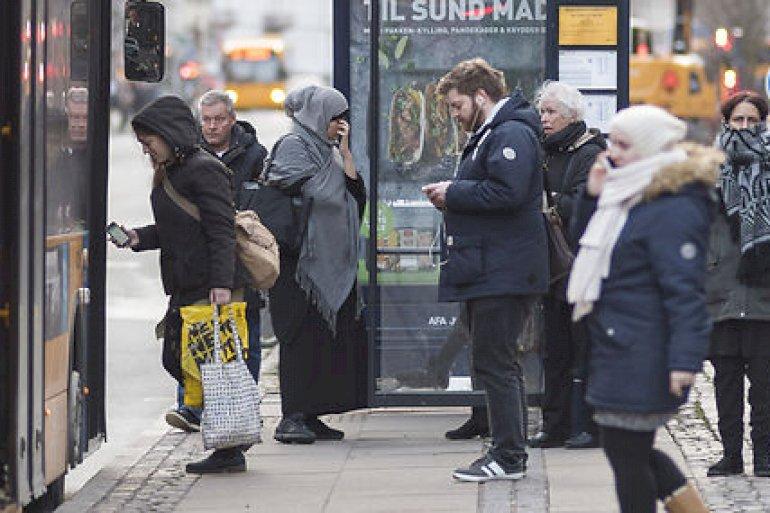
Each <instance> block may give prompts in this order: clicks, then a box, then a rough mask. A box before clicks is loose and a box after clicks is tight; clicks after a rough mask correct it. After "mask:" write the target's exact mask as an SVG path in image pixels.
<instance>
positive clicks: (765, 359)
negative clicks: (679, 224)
mask: <svg viewBox="0 0 770 513" xmlns="http://www.w3.org/2000/svg"><path fill="white" fill-rule="evenodd" d="M767 114H768V105H767V101H766V100H765V99H764V98H762V97H761V96H759V95H758V94H756V93H753V92H741V93H737V94H736V95H734V96H732V97H731V98H730V99H728V100H727V101H726V102H725V103H724V105H723V106H722V116H723V122H724V123H723V126H722V130H721V132H720V134H719V146H720V148H721V149H722V150H723V151H724V152H725V154H726V159H725V162H724V164H723V165H722V167H721V174H720V179H719V183H718V185H717V192H718V196H719V198H720V200H721V201H720V204H721V205H720V206H721V209H720V210H721V215H719V216H717V218H716V220H715V222H714V224H713V226H712V229H711V242H710V254H709V259H708V267H709V279H708V282H707V293H708V302H709V308H710V313H711V316H712V318H713V320H714V331H713V333H712V336H711V349H710V356H709V358H710V359H711V363H712V364H713V366H714V372H715V375H714V386H715V390H716V403H717V412H718V414H719V433H720V435H721V438H722V445H723V448H724V456H723V458H722V459H721V460H720V461H719V462H717V463H716V464H715V465H713V466H712V467H711V468H709V470H708V475H709V476H725V475H731V474H742V473H743V409H744V381H745V378H746V377H747V376H748V378H749V382H750V384H751V385H750V386H751V388H750V389H749V404H750V405H751V428H752V429H751V440H752V445H753V449H754V475H755V476H760V477H770V340H768V338H767V333H770V190H769V188H770V137H769V135H768V133H767V126H766V124H765V122H766V119H767Z"/></svg>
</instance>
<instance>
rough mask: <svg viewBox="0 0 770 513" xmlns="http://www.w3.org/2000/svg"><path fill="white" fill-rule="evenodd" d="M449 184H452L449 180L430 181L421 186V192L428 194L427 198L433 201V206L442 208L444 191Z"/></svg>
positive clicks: (444, 203) (444, 201)
mask: <svg viewBox="0 0 770 513" xmlns="http://www.w3.org/2000/svg"><path fill="white" fill-rule="evenodd" d="M450 185H452V182H451V181H445V182H437V183H430V184H428V185H426V186H424V187H423V188H422V192H424V193H425V195H426V196H428V200H430V202H431V203H433V206H434V207H436V208H444V207H445V206H446V191H447V189H448V188H449V186H450Z"/></svg>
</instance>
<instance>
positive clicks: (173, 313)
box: [132, 96, 242, 381]
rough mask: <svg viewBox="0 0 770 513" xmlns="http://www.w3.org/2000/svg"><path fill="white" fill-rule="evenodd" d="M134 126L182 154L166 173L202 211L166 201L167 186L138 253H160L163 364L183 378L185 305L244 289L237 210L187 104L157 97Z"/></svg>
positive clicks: (142, 232) (155, 201)
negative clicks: (217, 291) (165, 305)
mask: <svg viewBox="0 0 770 513" xmlns="http://www.w3.org/2000/svg"><path fill="white" fill-rule="evenodd" d="M132 124H133V125H134V127H135V128H138V129H143V130H149V131H151V132H153V133H155V134H158V135H160V136H161V137H163V138H164V140H165V141H166V142H167V143H168V144H169V146H170V147H171V148H172V149H173V151H174V153H175V155H177V156H178V157H179V159H178V162H177V163H175V164H173V165H171V166H169V167H168V168H167V170H166V172H167V176H168V179H169V181H170V182H171V184H172V185H173V187H174V189H176V191H177V192H178V193H179V194H180V195H182V196H183V197H185V198H186V199H188V200H189V201H191V202H192V203H194V204H195V205H197V206H198V208H199V210H200V215H201V221H200V222H199V221H197V220H195V219H194V218H193V217H191V216H190V215H189V214H187V213H186V212H185V211H184V210H182V208H181V207H179V206H178V205H177V204H176V203H174V202H173V201H172V200H171V198H170V197H169V196H168V194H167V193H166V191H165V190H164V188H163V186H162V185H160V184H158V185H156V186H155V187H153V189H152V192H151V194H150V202H151V204H152V211H153V216H154V218H155V224H151V225H149V226H145V227H142V228H137V229H136V232H137V235H138V236H139V245H138V246H136V247H134V248H133V249H134V251H147V250H154V249H160V268H161V279H162V281H163V288H164V290H165V292H166V294H167V295H169V296H170V301H169V310H168V312H167V313H166V318H165V321H166V322H165V332H164V339H163V344H164V345H163V365H164V367H165V368H166V370H168V371H169V373H170V374H171V375H172V376H173V377H174V378H176V379H177V380H178V381H181V379H182V376H181V368H180V355H179V345H180V336H181V325H182V319H181V317H180V316H179V308H180V307H182V306H185V305H190V304H193V303H195V302H197V301H200V300H205V299H206V298H208V296H209V291H210V290H211V289H212V288H226V289H231V290H232V289H234V288H236V287H239V286H242V284H240V283H238V280H237V279H236V276H235V263H236V254H235V225H234V215H235V207H234V205H233V197H232V187H231V183H230V174H229V171H228V170H227V168H226V167H225V166H224V165H223V164H222V163H221V162H220V161H219V160H217V159H216V158H215V157H213V156H211V155H210V154H209V153H208V152H206V151H204V150H202V149H201V148H200V147H199V146H198V140H199V139H198V138H199V135H198V128H197V123H196V121H195V118H193V116H192V113H191V112H190V109H189V108H188V107H187V105H185V103H184V102H183V101H182V100H181V99H179V98H177V97H172V96H166V97H162V98H159V99H158V100H156V101H155V102H153V103H151V104H150V105H148V106H147V107H145V108H144V109H143V110H142V111H140V112H139V113H138V114H137V115H136V116H135V117H134V119H133V121H132Z"/></svg>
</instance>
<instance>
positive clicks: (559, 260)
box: [543, 190, 575, 285]
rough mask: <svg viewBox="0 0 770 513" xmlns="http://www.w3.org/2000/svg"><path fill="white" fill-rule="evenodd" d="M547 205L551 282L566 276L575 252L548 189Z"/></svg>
mask: <svg viewBox="0 0 770 513" xmlns="http://www.w3.org/2000/svg"><path fill="white" fill-rule="evenodd" d="M545 197H546V200H545V202H544V203H545V204H546V205H547V206H545V208H544V210H543V217H545V231H546V233H547V234H548V265H549V268H550V284H551V285H553V284H554V283H556V282H557V281H559V280H561V279H562V278H564V277H566V276H567V275H568V274H569V272H570V269H572V263H573V262H574V261H575V254H574V253H573V252H572V248H570V245H569V243H568V242H567V235H566V229H565V227H564V223H563V222H562V220H561V216H560V215H559V212H558V211H557V210H556V206H554V205H552V202H551V195H550V194H549V193H548V191H547V190H546V192H545Z"/></svg>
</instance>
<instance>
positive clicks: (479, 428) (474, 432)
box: [444, 406, 489, 440]
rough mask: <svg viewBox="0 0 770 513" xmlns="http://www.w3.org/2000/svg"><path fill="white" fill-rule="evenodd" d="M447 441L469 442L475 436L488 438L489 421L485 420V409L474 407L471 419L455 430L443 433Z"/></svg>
mask: <svg viewBox="0 0 770 513" xmlns="http://www.w3.org/2000/svg"><path fill="white" fill-rule="evenodd" d="M444 436H445V437H447V438H448V439H449V440H470V439H471V438H476V437H477V436H479V437H481V438H484V437H487V436H489V421H488V420H487V409H486V408H484V407H483V406H474V407H473V410H472V413H471V418H469V419H468V420H466V421H465V423H464V424H463V425H462V426H460V427H458V428H457V429H452V430H449V431H447V432H446V433H444Z"/></svg>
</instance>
